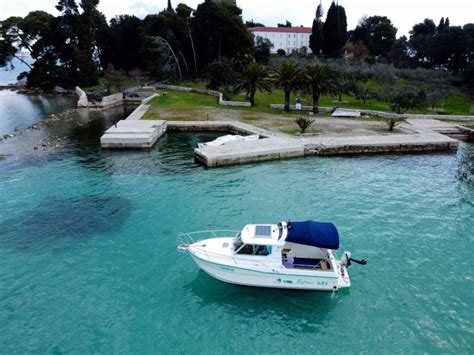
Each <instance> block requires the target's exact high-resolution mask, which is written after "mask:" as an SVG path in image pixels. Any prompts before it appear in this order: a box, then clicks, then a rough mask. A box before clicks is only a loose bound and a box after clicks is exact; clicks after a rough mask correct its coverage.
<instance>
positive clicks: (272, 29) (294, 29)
mask: <svg viewBox="0 0 474 355" xmlns="http://www.w3.org/2000/svg"><path fill="white" fill-rule="evenodd" d="M249 31H250V32H279V33H282V32H283V33H311V27H251V28H249Z"/></svg>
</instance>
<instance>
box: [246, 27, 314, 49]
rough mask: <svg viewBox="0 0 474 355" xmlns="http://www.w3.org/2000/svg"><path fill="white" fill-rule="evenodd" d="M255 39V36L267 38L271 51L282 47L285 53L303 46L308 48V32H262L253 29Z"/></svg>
mask: <svg viewBox="0 0 474 355" xmlns="http://www.w3.org/2000/svg"><path fill="white" fill-rule="evenodd" d="M253 34H254V35H255V40H257V37H262V38H268V39H269V40H270V41H271V42H272V43H273V48H272V53H276V52H277V51H278V50H279V49H284V50H285V51H286V53H291V52H293V51H295V50H298V49H301V48H303V47H306V48H309V36H310V35H311V34H310V33H289V32H264V31H255V32H253Z"/></svg>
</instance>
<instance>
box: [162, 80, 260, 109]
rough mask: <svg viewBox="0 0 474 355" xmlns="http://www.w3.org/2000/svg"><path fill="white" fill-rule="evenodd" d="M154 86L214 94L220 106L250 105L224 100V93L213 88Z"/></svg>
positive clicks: (248, 104)
mask: <svg viewBox="0 0 474 355" xmlns="http://www.w3.org/2000/svg"><path fill="white" fill-rule="evenodd" d="M154 87H155V88H157V89H164V90H174V91H184V92H194V93H197V94H203V95H209V96H214V97H217V98H218V99H219V105H222V106H233V107H251V106H252V105H251V104H250V102H241V101H226V100H224V95H223V94H222V93H221V92H219V91H215V90H207V89H195V88H190V87H185V86H176V85H168V84H154Z"/></svg>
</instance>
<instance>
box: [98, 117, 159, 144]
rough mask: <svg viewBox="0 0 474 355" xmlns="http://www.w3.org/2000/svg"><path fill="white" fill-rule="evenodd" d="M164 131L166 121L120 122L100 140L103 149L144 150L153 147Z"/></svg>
mask: <svg viewBox="0 0 474 355" xmlns="http://www.w3.org/2000/svg"><path fill="white" fill-rule="evenodd" d="M165 131H166V121H151V120H150V121H147V120H122V121H119V122H118V123H117V124H116V125H115V126H112V127H111V128H109V129H108V130H107V131H106V132H105V134H104V135H103V136H102V137H101V138H100V144H101V145H102V147H103V148H112V149H117V148H121V149H137V148H138V149H144V148H151V147H153V145H155V143H156V141H157V140H158V138H160V137H161V136H162V135H163V134H164V133H165Z"/></svg>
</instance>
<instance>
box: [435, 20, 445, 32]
mask: <svg viewBox="0 0 474 355" xmlns="http://www.w3.org/2000/svg"><path fill="white" fill-rule="evenodd" d="M436 30H437V31H438V33H440V32H443V30H444V17H441V20H440V21H439V25H438V28H437V29H436Z"/></svg>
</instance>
